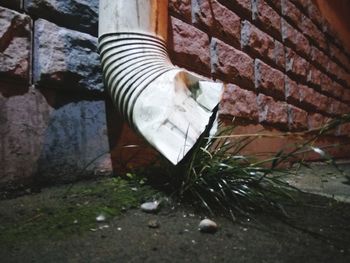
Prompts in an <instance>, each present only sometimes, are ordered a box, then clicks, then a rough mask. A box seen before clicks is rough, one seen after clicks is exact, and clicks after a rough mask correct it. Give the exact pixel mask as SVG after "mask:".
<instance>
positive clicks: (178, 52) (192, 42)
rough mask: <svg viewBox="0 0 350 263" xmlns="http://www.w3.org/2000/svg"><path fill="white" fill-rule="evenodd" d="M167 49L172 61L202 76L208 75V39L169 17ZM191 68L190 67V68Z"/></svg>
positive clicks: (199, 32)
mask: <svg viewBox="0 0 350 263" xmlns="http://www.w3.org/2000/svg"><path fill="white" fill-rule="evenodd" d="M170 27H171V28H172V31H171V32H172V35H171V36H170V43H169V48H170V50H171V52H172V54H171V55H172V58H173V60H174V61H175V62H176V63H177V64H179V65H181V66H185V67H187V68H189V67H190V68H191V69H192V70H194V71H197V72H198V71H199V72H200V73H203V74H204V75H209V74H210V57H209V37H208V35H207V34H206V33H204V32H203V31H201V30H199V29H197V28H195V27H193V26H191V25H189V24H186V23H184V22H182V21H181V20H179V19H177V18H174V17H171V25H170ZM191 66H192V67H191Z"/></svg>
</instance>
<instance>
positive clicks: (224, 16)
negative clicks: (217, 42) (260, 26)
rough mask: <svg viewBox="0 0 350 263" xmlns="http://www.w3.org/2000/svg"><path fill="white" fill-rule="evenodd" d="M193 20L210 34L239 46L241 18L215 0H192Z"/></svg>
mask: <svg viewBox="0 0 350 263" xmlns="http://www.w3.org/2000/svg"><path fill="white" fill-rule="evenodd" d="M192 3H193V14H194V17H193V22H194V24H195V25H198V26H202V27H204V28H206V29H207V30H209V31H210V33H211V35H213V36H217V37H219V38H221V39H224V40H225V41H226V42H229V43H232V44H233V45H234V46H236V47H239V46H240V31H241V19H240V17H239V16H238V15H236V14H235V13H234V12H232V11H231V10H229V9H228V8H227V7H225V6H223V5H221V4H220V3H218V2H217V1H216V0H211V1H210V0H192Z"/></svg>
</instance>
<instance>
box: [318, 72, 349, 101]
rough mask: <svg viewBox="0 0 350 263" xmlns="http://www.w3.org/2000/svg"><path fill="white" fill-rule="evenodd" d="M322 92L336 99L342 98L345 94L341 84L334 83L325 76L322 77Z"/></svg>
mask: <svg viewBox="0 0 350 263" xmlns="http://www.w3.org/2000/svg"><path fill="white" fill-rule="evenodd" d="M321 90H322V91H323V92H325V93H328V94H330V95H331V96H333V97H336V98H341V97H342V96H343V92H344V89H343V87H342V86H341V85H340V84H339V83H337V82H335V81H333V80H332V79H331V78H330V77H328V76H327V75H325V74H322V75H321Z"/></svg>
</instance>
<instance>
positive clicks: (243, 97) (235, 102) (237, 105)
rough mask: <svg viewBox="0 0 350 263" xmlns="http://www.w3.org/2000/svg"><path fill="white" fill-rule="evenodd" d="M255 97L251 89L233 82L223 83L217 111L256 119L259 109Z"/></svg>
mask: <svg viewBox="0 0 350 263" xmlns="http://www.w3.org/2000/svg"><path fill="white" fill-rule="evenodd" d="M256 97H257V96H256V94H255V93H254V92H252V91H248V90H244V89H241V88H239V87H238V86H236V85H234V84H227V85H225V91H224V94H223V96H222V100H221V104H220V110H219V113H220V114H222V115H231V116H235V117H239V118H244V119H249V120H252V121H258V119H259V114H258V113H259V111H258V104H257V101H256Z"/></svg>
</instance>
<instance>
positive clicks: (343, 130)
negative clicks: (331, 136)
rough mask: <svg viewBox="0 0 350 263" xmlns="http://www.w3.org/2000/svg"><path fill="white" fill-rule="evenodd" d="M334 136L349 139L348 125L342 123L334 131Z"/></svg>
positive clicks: (349, 124)
mask: <svg viewBox="0 0 350 263" xmlns="http://www.w3.org/2000/svg"><path fill="white" fill-rule="evenodd" d="M336 135H337V136H347V137H350V123H344V124H341V125H339V127H338V128H337V131H336Z"/></svg>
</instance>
